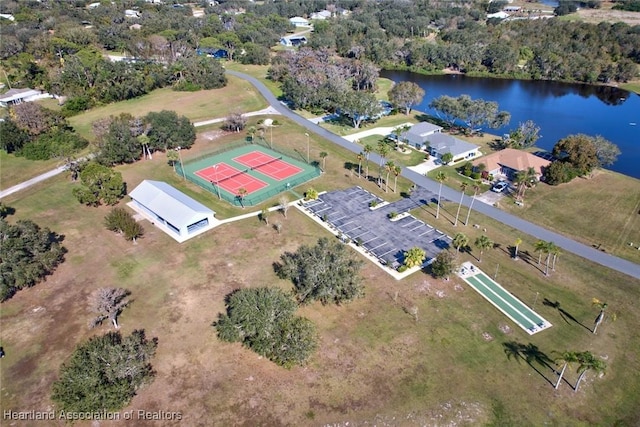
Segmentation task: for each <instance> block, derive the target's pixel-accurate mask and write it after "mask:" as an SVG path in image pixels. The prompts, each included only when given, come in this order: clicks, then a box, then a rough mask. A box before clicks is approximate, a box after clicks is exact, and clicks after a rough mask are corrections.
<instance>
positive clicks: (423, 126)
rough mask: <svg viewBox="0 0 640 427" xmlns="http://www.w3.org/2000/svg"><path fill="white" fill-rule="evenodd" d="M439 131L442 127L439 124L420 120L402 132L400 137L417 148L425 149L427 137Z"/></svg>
mask: <svg viewBox="0 0 640 427" xmlns="http://www.w3.org/2000/svg"><path fill="white" fill-rule="evenodd" d="M441 131H442V128H441V127H440V126H437V125H434V124H433V123H429V122H420V123H418V124H416V125H413V126H411V128H410V129H409V130H408V131H406V132H404V133H402V134H401V135H400V139H401V140H402V141H404V142H406V143H407V144H409V145H411V146H413V147H415V148H417V149H418V150H425V149H426V148H427V137H428V136H429V135H433V134H434V133H439V132H441Z"/></svg>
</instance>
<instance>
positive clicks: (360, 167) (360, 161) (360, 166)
mask: <svg viewBox="0 0 640 427" xmlns="http://www.w3.org/2000/svg"><path fill="white" fill-rule="evenodd" d="M362 159H364V153H362V151H361V152H360V153H358V178H362Z"/></svg>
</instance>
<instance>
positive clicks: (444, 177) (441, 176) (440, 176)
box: [436, 171, 447, 219]
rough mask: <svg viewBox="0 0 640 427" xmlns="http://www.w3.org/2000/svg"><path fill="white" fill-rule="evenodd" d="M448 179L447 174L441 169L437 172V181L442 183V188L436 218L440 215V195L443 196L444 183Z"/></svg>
mask: <svg viewBox="0 0 640 427" xmlns="http://www.w3.org/2000/svg"><path fill="white" fill-rule="evenodd" d="M446 180H447V175H445V173H444V172H442V171H440V172H438V173H437V174H436V181H438V182H439V183H440V189H439V190H438V208H437V209H436V219H438V217H439V216H440V197H441V196H442V183H443V182H445V181H446Z"/></svg>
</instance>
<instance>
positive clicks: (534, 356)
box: [502, 341, 557, 387]
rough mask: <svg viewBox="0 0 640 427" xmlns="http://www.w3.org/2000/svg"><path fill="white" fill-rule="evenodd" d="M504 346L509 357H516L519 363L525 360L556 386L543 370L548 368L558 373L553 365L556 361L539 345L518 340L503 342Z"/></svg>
mask: <svg viewBox="0 0 640 427" xmlns="http://www.w3.org/2000/svg"><path fill="white" fill-rule="evenodd" d="M502 347H504V353H505V354H506V356H507V359H509V360H511V359H514V360H515V361H516V362H518V363H520V361H521V360H524V361H525V362H526V363H527V365H529V366H530V367H531V368H532V369H533V370H534V371H536V372H537V373H538V375H540V376H541V377H542V378H544V379H545V380H546V381H547V382H548V383H549V384H550V385H551V386H552V387H553V386H555V384H554V383H553V381H551V380H550V379H549V378H547V376H546V375H545V374H544V373H543V372H542V370H547V369H548V370H551V372H553V373H554V374H557V372H556V370H555V368H554V367H552V364H553V363H554V361H553V359H551V358H550V357H549V356H547V355H546V354H545V353H544V352H543V351H542V350H540V349H539V348H538V346H537V345H535V344H533V343H529V344H522V343H519V342H517V341H509V342H504V343H502ZM538 366H540V367H541V368H542V370H540V369H539V368H538Z"/></svg>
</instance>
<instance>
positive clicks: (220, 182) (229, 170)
mask: <svg viewBox="0 0 640 427" xmlns="http://www.w3.org/2000/svg"><path fill="white" fill-rule="evenodd" d="M195 174H196V175H197V176H199V177H200V178H202V179H206V180H207V181H209V182H210V183H211V185H214V186H218V187H220V188H222V189H224V190H226V191H228V192H229V193H232V194H236V195H237V194H238V190H240V189H241V188H244V189H245V190H247V192H246V194H251V193H253V192H255V191H258V190H260V189H261V188H263V187H266V186H267V183H266V182H263V181H261V180H259V179H258V178H255V177H253V176H251V175H249V174H247V173H246V171H242V170H239V169H236V168H234V167H233V166H230V165H228V164H226V163H217V164H215V165H213V166H208V167H206V168H204V169H200V170H199V171H196V172H195Z"/></svg>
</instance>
